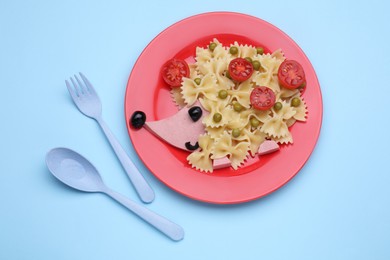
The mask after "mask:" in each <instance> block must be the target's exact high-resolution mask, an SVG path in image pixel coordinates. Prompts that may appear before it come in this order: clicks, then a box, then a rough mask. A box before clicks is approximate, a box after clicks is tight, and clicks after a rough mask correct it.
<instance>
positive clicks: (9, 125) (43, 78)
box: [0, 0, 390, 260]
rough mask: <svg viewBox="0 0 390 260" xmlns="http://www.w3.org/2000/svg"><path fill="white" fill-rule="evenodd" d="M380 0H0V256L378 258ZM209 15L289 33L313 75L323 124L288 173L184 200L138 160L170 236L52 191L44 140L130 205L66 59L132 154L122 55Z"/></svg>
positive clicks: (386, 60)
mask: <svg viewBox="0 0 390 260" xmlns="http://www.w3.org/2000/svg"><path fill="white" fill-rule="evenodd" d="M389 8H390V5H389V4H387V3H386V1H344V2H339V1H322V2H320V1H288V2H287V1H249V0H248V1H161V2H160V1H154V2H152V1H137V2H135V1H134V2H132V1H11V0H9V1H4V0H2V1H1V3H0V88H1V92H0V97H1V101H0V119H1V127H0V129H1V130H0V131H1V132H0V133H1V137H0V147H1V148H0V149H1V150H0V151H1V154H0V155H1V156H0V158H1V159H0V160H1V163H0V167H1V168H0V259H4V260H7V259H40V260H42V259H268V260H269V259H300V260H302V259H343V260H344V259H354V260H357V259H390V247H389V244H390V243H389V242H390V208H389V202H390V189H389V182H390V170H389V167H388V163H389V161H390V160H389V159H390V156H389V152H388V149H389V147H390V138H389V128H388V126H389V122H388V121H389V112H388V111H389V98H390V97H389V96H390V86H389V75H390V69H389V68H390V66H389V65H390V54H389V46H390V38H389V37H390V36H389V35H390V29H389V15H388V10H389ZM209 11H236V12H242V13H246V14H250V15H254V16H257V17H259V18H262V19H264V20H266V21H268V22H270V23H272V24H274V25H276V26H278V27H279V28H280V29H282V30H283V31H284V32H286V33H287V34H288V35H289V36H290V37H291V38H293V39H294V40H295V41H296V42H297V43H298V44H299V45H300V46H301V48H302V49H303V51H304V52H305V53H306V55H307V56H308V58H309V59H310V60H311V62H312V64H313V66H314V68H315V70H316V72H317V76H318V79H319V82H320V85H321V89H322V94H323V102H324V118H323V125H322V131H321V135H320V138H319V141H318V144H317V146H316V148H315V150H314V152H313V154H312V156H311V157H310V159H309V161H308V163H307V164H306V165H305V167H304V168H303V169H302V170H301V171H300V173H299V174H298V175H297V176H296V177H295V178H294V179H293V180H292V181H291V182H289V183H288V184H287V185H285V186H284V187H283V188H281V189H280V190H278V191H277V192H275V193H273V194H271V195H269V196H267V197H265V198H263V199H260V200H257V201H254V202H251V203H246V204H242V205H235V206H215V205H208V204H204V203H200V202H196V201H193V200H190V199H188V198H185V197H183V196H181V195H179V194H177V193H175V192H173V191H172V190H170V189H169V188H167V187H166V186H165V185H163V184H162V183H160V182H159V181H158V180H157V179H155V178H154V177H153V175H152V174H151V173H149V172H148V171H147V170H146V169H145V168H143V171H142V172H143V173H144V175H145V176H146V178H147V180H148V181H149V182H150V184H151V185H152V187H153V188H154V190H155V192H156V200H155V201H154V202H153V203H152V204H150V205H148V207H149V208H150V209H152V210H154V211H157V212H159V213H160V214H162V215H164V216H166V217H168V218H170V219H172V220H174V221H176V222H177V223H179V224H180V225H182V226H183V227H184V228H185V231H186V237H185V239H184V240H183V241H181V242H178V243H175V242H173V241H171V240H169V239H167V238H166V237H165V236H163V235H162V234H160V233H159V232H157V231H156V230H154V229H153V228H152V227H150V226H148V225H146V224H145V223H143V222H142V221H140V220H139V219H138V218H136V217H135V216H134V215H132V214H131V213H130V212H128V211H127V210H126V209H125V208H123V207H120V206H119V205H118V204H116V203H114V202H113V201H111V200H110V199H109V198H107V197H105V196H104V195H101V194H84V193H81V192H77V191H73V190H71V189H69V188H67V187H65V186H64V185H62V184H61V183H59V182H58V181H56V180H55V179H54V178H53V177H52V176H51V175H50V173H49V172H48V170H47V169H46V166H45V163H44V158H45V154H46V152H47V151H48V150H50V149H51V148H53V147H57V146H65V147H69V148H72V149H74V150H76V151H79V152H80V153H82V154H83V155H85V156H86V157H87V158H88V159H90V160H91V161H92V162H93V163H94V164H95V165H96V167H97V168H98V169H99V171H100V172H101V174H102V176H103V178H104V180H105V182H106V183H107V185H109V186H110V187H112V188H113V189H115V190H117V191H119V192H121V193H123V194H124V195H126V196H128V197H130V198H133V199H134V200H136V201H139V200H138V198H137V197H136V194H135V192H134V191H133V190H132V188H131V186H130V183H129V181H128V179H127V177H126V175H125V174H124V172H123V170H122V168H121V166H120V165H119V163H118V161H117V159H116V157H115V155H114V153H113V152H112V151H111V148H110V147H109V144H108V142H107V141H106V140H105V139H104V136H103V134H102V132H101V131H100V129H99V128H98V126H97V124H96V123H95V122H94V121H93V120H90V119H88V118H86V117H84V116H83V115H82V114H80V113H79V111H78V110H77V109H76V108H75V106H74V105H73V103H72V101H71V99H70V97H69V94H68V93H67V90H66V88H65V85H64V79H65V78H68V77H69V76H70V75H73V74H74V73H76V72H78V71H83V72H84V73H85V74H86V75H87V76H88V77H89V78H90V80H91V81H92V82H93V83H94V85H95V87H96V89H97V90H98V92H99V94H100V97H101V99H102V102H103V116H104V118H105V119H106V121H107V123H108V125H109V126H110V127H111V129H112V131H113V132H114V133H115V134H116V136H117V137H118V139H119V140H120V142H121V143H122V144H123V146H124V147H125V149H126V151H127V152H128V153H130V155H131V157H132V158H133V159H134V160H136V162H137V164H138V165H140V162H139V161H138V159H137V156H136V154H135V153H134V151H133V148H132V147H131V143H130V140H129V138H128V135H127V130H126V122H125V120H124V109H123V106H124V93H125V88H126V82H127V79H128V76H129V73H130V71H131V69H132V66H133V65H134V62H135V61H136V59H137V57H138V56H139V54H140V53H141V52H142V50H143V48H144V47H145V46H146V45H147V44H148V43H149V42H150V41H151V40H152V39H153V38H154V37H155V36H156V35H157V34H158V33H159V32H161V31H162V30H163V29H165V28H166V27H168V26H169V25H171V24H172V23H175V22H177V21H179V20H181V19H183V18H186V17H188V16H192V15H195V14H199V13H202V12H209ZM253 33H256V31H254V32H253ZM141 167H142V166H141Z"/></svg>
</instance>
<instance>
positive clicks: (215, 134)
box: [206, 126, 225, 139]
mask: <svg viewBox="0 0 390 260" xmlns="http://www.w3.org/2000/svg"><path fill="white" fill-rule="evenodd" d="M224 131H225V127H223V126H221V127H210V126H206V132H207V133H208V134H209V135H210V136H211V138H213V139H217V138H219V137H220V136H221V135H222V133H223V132H224Z"/></svg>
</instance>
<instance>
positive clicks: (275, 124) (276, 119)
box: [260, 114, 289, 138]
mask: <svg viewBox="0 0 390 260" xmlns="http://www.w3.org/2000/svg"><path fill="white" fill-rule="evenodd" d="M260 130H261V131H262V132H263V133H266V134H268V135H269V136H271V137H273V138H280V137H283V136H286V135H287V134H288V133H289V131H288V127H287V124H286V122H285V121H284V120H283V116H279V115H277V114H274V115H273V117H271V118H270V119H268V120H266V121H265V122H264V124H263V125H262V126H261V128H260Z"/></svg>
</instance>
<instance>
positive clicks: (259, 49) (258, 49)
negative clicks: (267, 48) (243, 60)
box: [256, 47, 264, 55]
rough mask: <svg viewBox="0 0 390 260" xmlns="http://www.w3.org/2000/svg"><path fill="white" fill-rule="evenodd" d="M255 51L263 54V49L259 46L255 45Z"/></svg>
mask: <svg viewBox="0 0 390 260" xmlns="http://www.w3.org/2000/svg"><path fill="white" fill-rule="evenodd" d="M256 52H257V54H260V55H263V53H264V49H263V48H261V47H257V48H256Z"/></svg>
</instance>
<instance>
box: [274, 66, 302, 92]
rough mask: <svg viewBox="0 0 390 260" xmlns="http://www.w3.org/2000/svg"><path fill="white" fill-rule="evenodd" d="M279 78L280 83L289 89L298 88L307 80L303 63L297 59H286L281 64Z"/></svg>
mask: <svg viewBox="0 0 390 260" xmlns="http://www.w3.org/2000/svg"><path fill="white" fill-rule="evenodd" d="M278 79H279V82H280V84H281V85H282V86H283V87H285V88H288V89H296V88H298V87H299V86H301V85H302V84H303V83H304V82H305V81H306V78H305V72H304V70H303V68H302V66H301V64H299V63H298V62H297V61H295V60H285V61H283V62H282V64H280V67H279V70H278Z"/></svg>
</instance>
